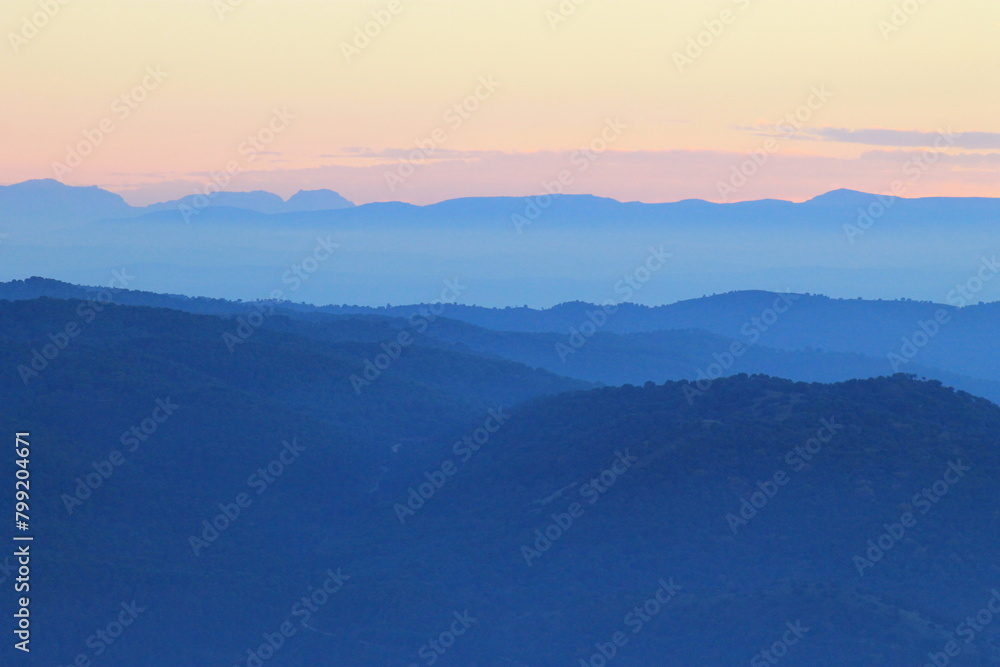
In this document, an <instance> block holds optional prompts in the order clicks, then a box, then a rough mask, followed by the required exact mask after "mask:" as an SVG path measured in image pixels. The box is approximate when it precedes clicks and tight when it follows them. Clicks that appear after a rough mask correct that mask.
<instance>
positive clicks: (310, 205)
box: [285, 189, 354, 212]
mask: <svg viewBox="0 0 1000 667" xmlns="http://www.w3.org/2000/svg"><path fill="white" fill-rule="evenodd" d="M340 208H354V202H351V201H348V200H347V199H345V198H344V197H342V196H340V194H339V193H337V192H334V191H333V190H328V189H322V190H299V191H298V192H296V193H295V194H294V195H292V196H291V197H290V198H289V199H288V201H286V202H285V210H286V211H288V212H292V211H330V210H334V209H340Z"/></svg>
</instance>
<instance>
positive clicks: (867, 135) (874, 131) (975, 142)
mask: <svg viewBox="0 0 1000 667" xmlns="http://www.w3.org/2000/svg"><path fill="white" fill-rule="evenodd" d="M742 129H745V130H750V131H753V132H755V133H756V134H764V135H767V136H779V135H780V136H786V137H788V138H790V139H796V140H800V141H832V142H837V143H846V144H862V145H865V146H894V147H899V148H923V147H930V146H934V145H935V143H936V142H938V141H939V139H940V137H941V132H921V131H916V130H889V129H884V128H862V129H853V130H852V129H849V128H845V127H815V128H803V130H802V131H801V132H799V133H796V134H794V135H790V136H789V135H787V134H785V133H782V132H780V131H778V130H777V129H775V128H764V127H755V128H742ZM949 136H951V137H954V139H955V141H954V144H953V146H954V147H955V148H964V149H966V150H1000V132H953V133H950V135H949Z"/></svg>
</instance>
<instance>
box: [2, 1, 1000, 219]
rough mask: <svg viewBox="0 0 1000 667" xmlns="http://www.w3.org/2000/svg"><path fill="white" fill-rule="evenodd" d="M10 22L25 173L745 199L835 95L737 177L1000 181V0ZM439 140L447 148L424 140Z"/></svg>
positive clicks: (217, 11)
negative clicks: (940, 136)
mask: <svg viewBox="0 0 1000 667" xmlns="http://www.w3.org/2000/svg"><path fill="white" fill-rule="evenodd" d="M577 2H579V4H577ZM904 6H905V8H906V9H908V10H910V11H909V13H908V12H907V11H905V10H904ZM560 7H562V8H563V9H564V11H563V13H560ZM566 8H572V9H573V11H572V12H570V11H568V10H566ZM914 9H915V11H914ZM393 10H396V11H395V13H393ZM373 13H374V15H373ZM48 14H52V16H49V15H48ZM378 15H381V16H382V20H383V23H386V25H385V26H384V27H383V26H379V25H378V24H376V23H371V22H372V21H375V20H376V17H377V16H378ZM366 24H369V25H368V27H369V28H370V31H371V32H372V33H373V34H375V33H377V34H375V36H374V37H371V38H370V41H369V43H368V44H367V45H366V44H365V43H364V42H360V41H359V42H357V43H356V44H354V46H353V48H346V49H345V44H347V45H350V44H352V43H353V42H354V40H355V38H356V30H358V29H361V30H363V29H364V28H365V27H366ZM0 29H2V31H3V33H4V42H5V43H4V45H3V46H2V47H0V89H2V90H3V91H4V104H3V106H2V107H0V119H2V122H0V141H2V146H3V151H2V152H0V182H2V183H13V182H18V181H21V180H26V179H28V178H59V179H60V180H63V181H64V182H67V183H71V184H75V185H90V184H98V185H101V186H103V187H107V188H108V189H112V190H115V191H117V192H121V193H122V194H123V195H125V196H126V198H127V199H129V200H130V201H134V202H136V203H148V202H151V201H156V200H161V199H165V198H169V197H174V196H181V195H184V194H190V193H191V192H194V191H197V190H198V189H200V188H202V187H204V184H205V183H206V182H208V181H209V180H210V179H211V176H210V174H211V173H212V172H216V173H219V172H221V171H224V170H226V169H227V165H228V166H230V167H233V166H235V169H234V171H235V172H236V173H235V175H234V176H233V177H232V181H231V184H230V189H236V190H244V189H254V188H265V189H270V190H273V191H275V192H278V193H279V194H283V195H286V196H287V195H290V194H292V193H294V192H295V191H296V190H298V189H299V188H315V187H329V188H331V189H334V190H338V191H340V192H342V193H343V194H344V195H345V196H347V197H349V198H352V199H354V200H355V201H359V202H360V201H378V200H391V199H402V200H406V201H414V202H418V203H425V202H430V201H437V200H440V199H445V198H449V197H455V196H466V195H499V194H512V195H525V194H531V193H535V192H538V191H541V189H542V188H543V185H542V184H543V183H544V182H547V181H551V180H552V179H553V178H555V177H556V176H557V175H558V174H559V172H560V171H561V170H563V169H569V170H570V172H571V176H572V179H571V181H572V182H571V184H570V185H569V186H568V187H567V190H568V191H578V192H594V193H596V194H602V195H606V196H612V197H616V198H619V199H641V200H644V201H669V200H676V199H682V198H686V197H701V198H706V199H713V200H722V199H723V198H724V197H723V194H721V193H722V190H724V189H725V188H721V189H720V183H730V180H729V179H730V178H731V173H732V169H733V167H734V166H735V167H737V168H739V165H740V164H741V163H742V161H743V160H744V159H745V158H746V155H745V152H746V151H749V150H756V149H762V148H764V146H765V142H766V141H767V138H766V136H765V135H773V134H774V133H775V124H776V123H777V122H778V121H779V119H781V118H783V117H785V116H786V115H787V114H790V113H793V114H794V113H795V112H796V111H797V110H800V107H802V105H804V104H807V103H809V102H810V101H811V102H813V106H814V107H815V108H812V109H809V108H808V107H803V108H804V109H806V110H807V112H808V113H804V112H801V110H800V113H801V114H802V115H801V116H800V122H798V125H799V127H798V128H797V129H796V133H795V136H788V135H786V134H781V133H778V135H777V136H776V137H775V139H774V142H775V144H774V146H776V147H774V146H772V149H773V150H770V152H768V154H767V158H766V160H765V163H764V164H762V165H759V167H758V169H757V170H754V173H753V174H752V176H751V177H749V178H747V179H746V181H747V182H746V183H745V184H744V185H741V186H740V187H739V188H736V189H735V190H736V191H735V192H728V193H727V194H726V195H725V197H726V198H728V199H736V200H738V199H751V198H757V197H764V196H768V197H781V198H790V199H804V198H808V197H810V196H812V195H815V194H819V193H821V192H823V191H826V190H830V189H834V188H837V187H853V188H857V189H864V190H868V191H885V190H887V189H888V188H889V186H890V183H891V182H892V181H893V180H896V179H897V178H902V179H903V181H904V184H905V185H906V190H905V192H906V194H907V195H908V196H920V195H937V194H955V195H983V196H1000V192H998V188H997V185H996V184H997V182H998V179H997V176H998V171H1000V115H998V114H997V110H998V96H1000V91H998V88H997V86H996V85H995V81H996V68H997V65H998V64H1000V58H998V56H1000V40H998V37H1000V3H997V2H995V0H963V1H961V2H948V3H946V2H940V1H937V2H935V1H934V0H926V1H925V2H923V3H920V2H918V1H917V0H907V1H906V2H902V1H901V0H717V1H704V0H702V1H695V0H671V1H669V2H663V1H662V0H660V1H652V0H577V1H576V2H574V0H564V2H562V3H560V2H559V1H558V0H552V1H544V0H543V1H529V0H383V1H380V2H352V1H338V0H334V1H319V0H313V1H310V0H243V1H242V3H240V2H239V1H238V0H88V1H86V2H85V1H84V0H64V2H60V0H5V2H3V3H2V4H0ZM713 33H715V34H713ZM699 39H700V41H701V42H702V44H703V46H701V47H697V49H700V53H699V51H698V50H692V51H688V52H687V53H686V55H685V49H687V48H688V47H689V45H690V44H691V43H692V42H690V41H689V40H694V41H695V42H696V41H698V40H699ZM345 50H346V51H350V53H347V54H345ZM677 54H682V55H683V57H684V58H687V60H683V59H682V62H681V65H680V66H679V65H678V62H679V60H678V55H677ZM151 71H152V72H160V73H161V74H160V75H158V76H156V77H151V76H150V75H149V74H148V73H149V72H151ZM482 80H487V81H495V82H497V83H498V84H499V85H498V86H496V87H495V89H494V88H493V86H489V87H484V86H483V85H482V84H480V83H479V82H480V81H482ZM137 86H138V87H139V88H138V89H137V88H136V87H137ZM477 89H478V92H479V97H478V98H475V97H472V98H470V97H469V96H470V95H473V96H474V95H475V94H476V93H477ZM815 90H825V91H829V93H830V94H831V95H830V96H829V99H822V100H817V99H816V98H815V95H814V93H813V92H812V91H815ZM122 95H125V96H126V98H125V99H124V100H123V99H122ZM140 98H141V99H140ZM811 98H813V99H811ZM463 100H466V106H467V107H469V109H468V110H467V109H461V110H459V111H454V110H453V111H451V112H449V109H451V108H452V107H453V106H454V105H455V104H456V103H461V102H462V101H463ZM275 109H278V110H282V109H284V110H287V111H286V112H281V113H282V114H283V115H282V117H283V118H286V119H287V121H282V122H280V123H278V124H277V125H280V126H282V127H281V130H280V131H279V132H277V133H275V134H274V136H270V135H269V134H268V132H267V130H266V128H268V126H269V124H271V125H272V127H274V126H275V125H274V115H275ZM289 116H291V118H290V119H289V118H288V117H289ZM608 119H618V121H619V123H620V124H622V125H623V126H627V127H626V129H625V130H624V131H623V132H621V133H620V136H617V137H615V139H614V140H613V141H612V142H610V144H609V148H610V150H611V152H609V153H603V154H599V155H596V156H595V159H594V160H592V161H591V160H588V163H589V164H590V167H589V168H587V169H586V170H582V169H581V168H580V167H579V166H573V165H574V164H576V165H578V164H580V162H579V160H577V162H576V163H574V161H573V153H574V151H576V150H578V149H580V148H582V147H584V146H587V145H588V144H589V143H590V142H591V141H592V140H594V139H595V138H597V137H598V136H600V134H601V132H602V128H604V127H605V124H606V122H607V121H608ZM102 123H103V125H104V130H101V129H100V128H101V126H102ZM947 128H950V129H951V131H952V132H954V133H956V135H957V137H958V138H957V139H956V140H955V141H954V142H953V143H952V144H950V145H947V147H946V148H945V149H944V150H942V151H939V153H940V154H938V153H935V157H936V158H937V159H936V160H935V161H934V163H933V164H932V165H928V168H927V169H926V170H924V169H923V168H922V167H921V168H920V169H918V170H917V171H914V170H913V169H912V168H911V169H909V170H907V169H906V167H907V166H908V165H910V162H911V161H912V160H913V159H914V157H916V156H918V155H919V154H920V153H921V152H922V151H923V150H924V147H925V146H932V145H933V144H934V141H935V138H936V132H938V131H939V130H942V129H947ZM844 130H847V131H854V132H844ZM262 131H263V136H258V141H257V143H258V144H259V145H258V149H259V150H258V149H255V150H254V151H253V154H254V155H256V158H255V159H253V160H251V159H249V158H250V157H251V155H250V152H249V151H248V150H247V149H246V146H245V144H244V142H246V140H247V137H248V136H252V135H258V133H260V132H262ZM442 132H443V134H442ZM435 137H436V138H435ZM262 139H267V141H266V142H265V141H262ZM420 141H422V142H423V143H424V145H425V146H427V145H433V148H434V154H433V155H432V156H431V159H423V157H422V156H419V157H420V159H414V160H413V162H412V165H408V164H403V163H401V162H400V156H403V157H405V156H406V155H407V152H408V151H410V150H411V149H413V148H415V147H416V145H417V142H420ZM81 142H82V143H83V144H84V145H82V146H81ZM428 142H430V143H428ZM74 147H75V148H74ZM76 148H79V149H80V150H76ZM74 152H75V153H81V152H86V153H88V154H87V155H86V156H80V159H79V164H78V166H75V167H72V168H69V169H64V168H61V166H66V165H68V164H69V162H72V161H74V158H71V154H73V153H74ZM411 157H412V156H411ZM56 163H58V164H56ZM234 163H235V165H234ZM409 166H412V167H413V169H412V170H411V171H412V172H413V173H412V174H409V171H406V169H407V168H408V167H409ZM401 167H402V168H403V169H404V171H403V172H399V171H398V170H399V169H400V168H401ZM386 172H390V173H406V174H409V175H407V176H406V178H405V179H403V181H402V182H396V185H395V187H390V186H389V185H388V182H389V180H391V179H387V177H386ZM906 173H909V174H910V176H906V175H902V176H901V174H906ZM917 174H919V176H917Z"/></svg>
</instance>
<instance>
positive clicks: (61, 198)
mask: <svg viewBox="0 0 1000 667" xmlns="http://www.w3.org/2000/svg"><path fill="white" fill-rule="evenodd" d="M185 207H188V208H193V209H197V210H202V209H206V208H212V209H223V210H216V211H213V212H212V213H213V214H214V219H219V220H224V219H227V218H230V217H233V216H239V215H240V211H251V212H255V213H263V214H266V215H279V216H282V215H292V214H301V213H316V212H325V211H338V212H339V213H337V214H336V215H335V216H334V217H331V218H330V219H331V221H337V220H344V221H348V222H349V221H352V220H357V219H359V218H373V219H379V218H382V217H384V216H385V215H391V216H393V217H396V218H398V217H400V216H402V217H403V218H405V219H409V220H414V221H420V222H422V223H431V224H433V223H438V224H446V223H449V222H451V223H454V222H457V221H464V222H469V221H482V220H483V219H487V220H488V219H493V218H496V217H498V216H499V217H500V218H503V219H505V220H507V221H508V222H509V224H512V225H520V228H521V229H522V230H527V229H528V228H530V227H531V226H532V224H534V221H535V220H537V219H539V218H542V217H544V218H553V219H559V220H562V221H565V219H566V218H573V219H577V220H579V219H580V218H581V217H582V218H586V219H591V218H593V219H601V218H602V217H610V218H612V219H613V220H615V221H617V222H624V223H630V224H641V223H648V224H652V223H668V224H669V223H673V224H679V223H683V222H685V221H686V220H689V219H697V220H699V221H701V222H702V223H704V224H712V225H720V224H723V225H724V224H732V223H740V224H746V223H747V222H759V223H764V222H769V223H774V224H780V223H782V222H786V220H789V219H799V218H803V217H806V216H808V217H810V218H812V219H813V220H816V221H817V222H822V221H826V220H828V219H830V218H835V219H836V220H837V221H839V222H844V220H845V218H844V212H845V211H847V212H849V213H851V214H852V215H853V216H854V218H856V219H855V220H852V222H860V223H861V227H859V229H860V231H861V233H862V234H863V233H864V232H865V231H867V229H866V228H864V227H865V225H869V224H871V225H874V224H875V223H878V222H879V221H880V220H881V219H882V218H883V217H885V218H886V219H888V220H892V221H898V220H900V219H903V218H910V217H913V218H916V219H917V220H919V221H921V222H923V223H933V222H935V221H938V222H945V221H943V220H940V216H943V215H948V216H954V215H961V216H962V220H963V224H966V225H967V224H970V223H975V222H987V221H989V222H996V216H997V215H998V214H1000V199H987V198H946V197H938V198H926V199H903V198H899V197H890V196H886V195H877V194H868V193H864V192H857V191H854V190H835V191H832V192H828V193H826V194H823V195H820V196H818V197H815V198H814V199H811V200H809V201H807V202H804V203H801V204H796V203H792V202H788V201H781V200H775V199H765V200H759V201H751V202H739V203H734V204H716V203H712V202H707V201H702V200H697V199H691V200H685V201H679V202H675V203H666V204H645V203H641V202H628V203H625V202H619V201H616V200H614V199H607V198H603V197H594V196H591V195H564V196H559V197H555V198H553V197H548V196H538V197H467V198H460V199H452V200H447V201H443V202H440V203H437V204H430V205H427V206H416V205H411V204H403V203H400V202H387V203H373V204H365V205H363V206H355V205H354V204H353V203H352V202H350V201H348V200H347V199H345V198H344V197H342V196H341V195H340V194H338V193H336V192H334V191H332V190H311V191H300V192H298V193H297V194H295V195H294V196H292V197H291V198H289V199H288V200H287V201H286V200H284V199H283V198H281V197H280V196H278V195H276V194H273V193H270V192H266V191H263V190H256V191H253V192H212V193H210V194H192V195H188V196H186V197H183V198H181V199H176V200H172V201H166V202H161V203H157V204H151V205H149V206H130V205H128V204H127V203H125V201H124V199H122V198H121V197H120V196H119V195H116V194H114V193H111V192H108V191H107V190H102V189H101V188H98V187H96V186H91V187H76V186H68V185H64V184H62V183H60V182H59V181H56V180H53V179H41V180H31V181H25V182H23V183H18V184H14V185H8V186H0V211H2V212H3V214H4V215H8V214H16V215H65V216H68V217H72V218H74V219H76V220H88V221H97V220H110V219H116V218H124V217H137V216H142V215H146V214H150V213H162V212H165V211H166V212H173V213H174V214H176V215H177V216H178V219H181V218H183V212H184V209H185ZM354 208H357V209H359V210H358V211H356V212H345V209H354ZM233 209H238V210H233ZM869 209H871V210H869ZM510 218H523V220H521V219H515V220H514V221H513V222H511V221H510ZM868 218H871V220H868ZM156 219H158V220H162V219H163V217H162V216H156ZM292 219H300V218H295V217H293V218H292ZM301 219H303V220H307V219H314V218H311V217H309V218H301ZM869 228H870V227H869Z"/></svg>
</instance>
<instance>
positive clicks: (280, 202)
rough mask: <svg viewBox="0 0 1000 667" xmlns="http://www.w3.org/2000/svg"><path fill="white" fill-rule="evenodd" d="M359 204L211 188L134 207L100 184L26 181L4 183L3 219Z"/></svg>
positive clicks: (321, 196) (324, 193) (313, 193)
mask: <svg viewBox="0 0 1000 667" xmlns="http://www.w3.org/2000/svg"><path fill="white" fill-rule="evenodd" d="M353 206H354V204H353V203H351V202H349V201H348V200H346V199H344V198H343V197H341V196H340V195H339V194H337V193H336V192H334V191H332V190H308V191H306V190H303V191H300V192H298V193H297V194H295V195H293V196H292V197H290V198H289V199H288V200H287V201H285V200H284V199H282V198H281V197H279V196H278V195H276V194H273V193H270V192H264V191H262V190H257V191H254V192H212V193H211V194H203V195H202V194H195V195H188V196H187V197H183V198H181V199H177V200H173V201H167V202H162V203H159V204H152V205H150V206H130V205H129V204H127V203H126V202H125V200H124V199H122V197H121V196H119V195H116V194H114V193H112V192H108V191H107V190H102V189H101V188H98V187H93V186H92V187H74V186H69V185H63V184H62V183H60V182H59V181H56V180H53V179H42V180H34V181H25V182H23V183H18V184H15V185H8V186H0V211H2V212H3V213H2V215H3V217H4V218H6V217H7V216H12V217H13V218H14V219H15V220H16V219H25V220H26V219H33V218H49V219H56V220H57V219H59V218H62V219H65V220H66V221H72V222H77V223H78V222H94V221H97V220H105V219H117V218H131V217H137V216H141V215H145V214H148V213H156V212H160V211H172V212H174V213H180V214H184V213H185V212H188V214H190V212H191V211H195V212H200V211H202V210H204V209H209V208H213V209H214V208H224V209H239V210H241V211H253V212H256V213H265V214H276V213H302V212H307V211H321V210H337V209H344V208H351V207H353Z"/></svg>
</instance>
